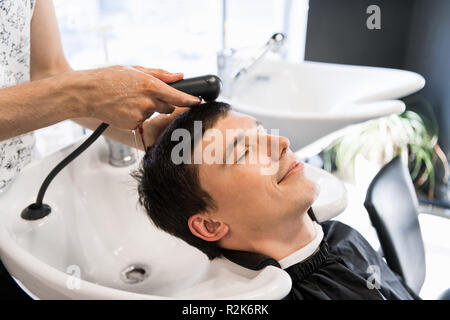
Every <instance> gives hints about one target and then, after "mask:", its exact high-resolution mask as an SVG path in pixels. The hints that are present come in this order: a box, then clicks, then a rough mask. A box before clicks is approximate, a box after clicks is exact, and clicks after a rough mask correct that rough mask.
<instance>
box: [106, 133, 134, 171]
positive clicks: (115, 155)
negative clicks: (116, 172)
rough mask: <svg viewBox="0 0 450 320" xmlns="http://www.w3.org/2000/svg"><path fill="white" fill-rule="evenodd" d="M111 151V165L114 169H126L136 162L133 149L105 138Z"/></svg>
mask: <svg viewBox="0 0 450 320" xmlns="http://www.w3.org/2000/svg"><path fill="white" fill-rule="evenodd" d="M105 140H106V142H107V143H108V149H109V163H110V164H111V165H112V166H113V167H126V166H129V165H131V164H133V163H135V162H136V156H135V153H134V152H133V150H132V148H131V147H129V146H126V145H124V144H122V143H119V142H116V141H112V140H111V139H109V138H106V137H105Z"/></svg>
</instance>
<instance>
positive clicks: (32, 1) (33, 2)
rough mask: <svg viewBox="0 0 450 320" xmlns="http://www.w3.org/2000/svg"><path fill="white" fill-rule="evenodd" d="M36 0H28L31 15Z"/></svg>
mask: <svg viewBox="0 0 450 320" xmlns="http://www.w3.org/2000/svg"><path fill="white" fill-rule="evenodd" d="M36 1H37V0H30V8H31V16H33V12H34V7H35V5H36Z"/></svg>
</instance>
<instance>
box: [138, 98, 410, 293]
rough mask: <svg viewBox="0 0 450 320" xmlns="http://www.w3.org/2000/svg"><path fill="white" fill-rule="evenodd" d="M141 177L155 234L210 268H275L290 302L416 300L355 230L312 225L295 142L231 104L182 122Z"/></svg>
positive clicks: (313, 190) (310, 189)
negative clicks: (242, 263) (249, 264)
mask: <svg viewBox="0 0 450 320" xmlns="http://www.w3.org/2000/svg"><path fill="white" fill-rule="evenodd" d="M299 131H300V130H299ZM136 177H137V179H138V181H139V187H138V190H139V196H140V203H141V204H142V205H143V206H144V207H145V209H146V211H147V213H148V215H149V217H150V218H151V220H152V221H153V222H154V224H155V225H156V226H157V227H159V228H161V229H162V230H165V231H166V232H168V233H170V234H172V235H174V236H176V237H179V238H181V239H183V240H184V241H186V242H187V243H189V244H190V245H192V246H194V247H196V248H198V249H200V250H201V251H203V252H204V253H205V254H206V255H207V256H208V257H209V259H214V258H217V257H220V256H222V254H223V253H224V252H239V253H241V254H242V253H243V254H244V256H245V254H248V255H250V256H251V255H260V256H265V257H269V258H272V259H274V260H276V261H277V262H278V264H279V266H280V267H281V268H283V269H284V270H285V271H286V272H287V273H288V274H289V275H290V276H291V278H292V289H291V291H290V293H289V295H288V296H287V297H286V298H287V299H418V297H417V296H416V295H415V294H414V293H413V292H412V291H411V289H410V288H408V287H407V286H406V285H405V284H404V283H403V282H402V281H401V280H400V278H399V276H398V275H396V274H394V272H393V271H392V270H390V269H389V267H388V266H387V265H386V263H385V262H384V261H383V260H382V258H381V257H380V256H379V255H378V254H377V253H376V252H375V251H374V250H373V248H372V247H371V246H370V245H369V243H368V242H367V241H366V240H365V239H364V238H363V237H362V236H361V235H360V234H359V233H358V232H357V231H356V230H354V229H352V228H351V227H349V226H347V225H345V224H342V223H340V222H337V221H327V222H323V223H321V224H319V223H317V222H315V221H313V219H312V218H311V216H310V215H309V214H308V210H309V209H310V207H311V205H312V203H313V202H314V200H315V198H316V195H317V187H316V184H315V183H314V181H311V180H309V179H308V178H306V176H305V175H304V172H303V164H302V163H301V162H299V161H297V159H296V157H295V155H294V154H293V152H292V151H291V150H290V149H289V140H288V139H287V138H285V137H281V136H277V135H270V134H268V133H267V132H266V131H265V130H264V128H263V127H262V125H261V124H259V123H258V122H257V121H256V120H255V119H254V118H252V117H250V116H247V115H245V114H241V113H238V112H235V111H233V110H232V109H231V107H230V106H229V105H227V104H225V103H220V102H213V103H205V104H202V105H199V106H197V107H195V108H191V109H189V110H187V111H185V112H184V113H182V114H181V115H179V116H178V117H177V118H176V119H175V120H174V121H173V122H172V123H171V124H170V125H169V126H168V127H167V128H166V130H165V131H164V132H163V134H162V135H161V136H160V137H159V138H158V139H157V141H156V142H155V143H154V144H153V145H152V146H151V147H149V148H148V149H147V152H146V155H145V157H144V159H143V162H142V167H141V169H140V170H139V172H138V173H137V174H136ZM372 272H374V273H375V274H374V273H372Z"/></svg>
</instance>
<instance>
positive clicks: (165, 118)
mask: <svg viewBox="0 0 450 320" xmlns="http://www.w3.org/2000/svg"><path fill="white" fill-rule="evenodd" d="M172 121H173V118H172V119H171V118H170V116H169V115H167V114H160V115H157V116H156V117H153V118H152V119H149V120H146V121H144V123H143V124H142V140H143V142H144V146H145V149H147V148H148V147H150V146H151V145H153V144H154V143H155V141H156V139H158V137H159V136H160V135H161V133H163V131H164V129H165V128H167V126H168V125H169V124H170V123H171V122H172Z"/></svg>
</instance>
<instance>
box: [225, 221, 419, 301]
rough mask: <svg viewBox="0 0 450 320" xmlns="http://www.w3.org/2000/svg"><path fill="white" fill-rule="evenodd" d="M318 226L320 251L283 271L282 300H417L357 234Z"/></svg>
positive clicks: (260, 263)
mask: <svg viewBox="0 0 450 320" xmlns="http://www.w3.org/2000/svg"><path fill="white" fill-rule="evenodd" d="M321 226H322V228H323V232H324V238H323V240H322V242H321V244H320V247H319V250H318V251H317V252H316V253H314V254H313V255H312V256H310V257H309V258H308V259H306V260H304V261H302V262H299V263H297V264H294V265H292V266H290V267H289V268H286V269H285V271H286V272H287V273H288V274H289V275H290V276H291V279H292V289H291V291H290V292H289V294H288V295H287V296H286V297H285V298H284V299H285V300H360V299H366V300H385V299H388V300H411V299H420V298H419V297H418V296H417V295H416V294H415V293H414V292H413V291H412V290H411V289H410V288H409V287H408V286H407V285H406V284H404V282H403V281H402V280H401V278H400V276H398V275H397V274H396V273H394V272H393V271H392V270H391V269H390V268H389V267H388V265H387V264H386V262H385V261H384V260H383V259H382V258H381V257H380V255H379V254H378V253H377V252H376V251H375V250H374V249H373V248H372V247H371V245H370V244H369V243H368V242H367V240H366V239H364V237H363V236H362V235H361V234H360V233H359V232H358V231H356V230H355V229H353V228H351V227H349V226H347V225H345V224H343V223H341V222H338V221H326V222H323V223H321ZM224 256H225V257H226V258H228V259H230V260H231V261H233V262H236V263H238V264H240V265H242V266H244V267H247V268H250V269H254V270H258V269H261V268H263V267H264V266H267V265H275V266H278V267H280V265H279V264H278V262H277V261H276V260H274V259H272V258H269V257H265V256H261V255H257V254H253V253H248V252H247V253H245V252H242V251H232V250H226V252H224ZM369 266H375V267H371V268H370V269H369ZM374 270H375V271H376V272H378V271H379V274H377V275H375V274H374ZM378 275H379V276H378ZM377 280H379V282H377ZM378 284H379V285H378ZM368 286H370V287H371V288H369V287H368ZM378 288H379V289H378Z"/></svg>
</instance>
